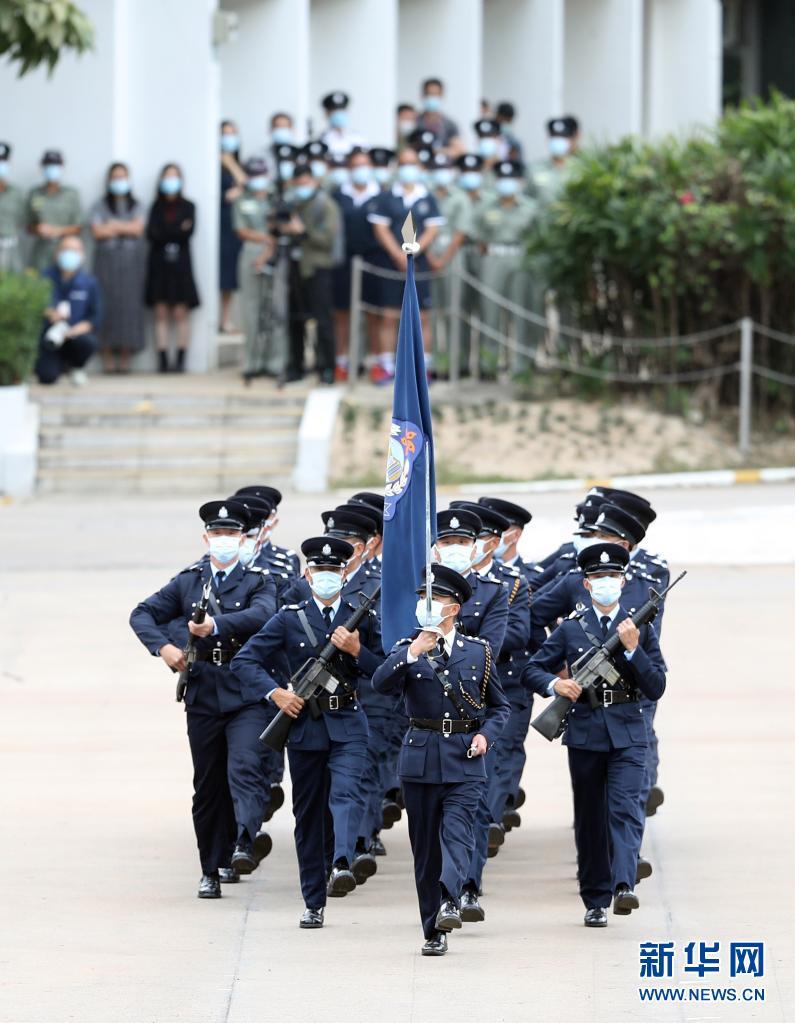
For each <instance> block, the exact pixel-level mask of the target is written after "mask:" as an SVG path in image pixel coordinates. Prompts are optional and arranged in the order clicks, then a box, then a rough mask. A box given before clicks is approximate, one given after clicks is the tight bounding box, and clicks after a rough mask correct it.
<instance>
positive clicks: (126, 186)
mask: <svg viewBox="0 0 795 1023" xmlns="http://www.w3.org/2000/svg"><path fill="white" fill-rule="evenodd" d="M108 189H109V190H110V194H111V195H129V194H130V179H129V178H111V179H110V181H109V182H108Z"/></svg>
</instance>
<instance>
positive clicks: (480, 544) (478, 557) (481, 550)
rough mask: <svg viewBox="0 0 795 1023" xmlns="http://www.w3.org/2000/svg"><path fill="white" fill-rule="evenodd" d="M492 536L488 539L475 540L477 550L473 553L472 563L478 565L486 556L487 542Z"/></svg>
mask: <svg viewBox="0 0 795 1023" xmlns="http://www.w3.org/2000/svg"><path fill="white" fill-rule="evenodd" d="M490 539H491V537H489V538H488V539H486V538H484V539H477V540H475V551H474V554H473V555H472V564H473V565H478V564H480V562H481V561H482V560H483V559H484V558H485V557H486V544H487V543H488V542H489V540H490Z"/></svg>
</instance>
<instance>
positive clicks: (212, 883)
mask: <svg viewBox="0 0 795 1023" xmlns="http://www.w3.org/2000/svg"><path fill="white" fill-rule="evenodd" d="M198 895H199V898H200V899H220V898H221V882H220V880H219V878H218V874H202V879H201V881H199V892H198Z"/></svg>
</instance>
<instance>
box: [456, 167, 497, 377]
mask: <svg viewBox="0 0 795 1023" xmlns="http://www.w3.org/2000/svg"><path fill="white" fill-rule="evenodd" d="M483 163H484V161H483V157H482V156H478V154H477V153H464V155H463V156H459V157H458V159H457V160H456V161H455V165H456V167H457V168H458V170H459V175H458V181H457V185H458V188H459V189H460V190H461V192H462V194H463V195H464V197H465V198H466V200H467V204H468V205H467V221H466V222H467V225H468V227H467V236H466V239H465V241H464V243H463V245H462V246H461V249H462V253H463V266H464V270H466V272H467V273H468V274H470V275H471V276H472V277H478V278H479V277H480V264H481V258H482V257H481V252H480V245H479V242H480V238H479V237H478V215H479V213H480V210H481V208H482V207H483V205H484V204H485V203H486V202H488V200H489V198H490V193H489V192H488V191H487V189H486V187H485V184H484V180H483ZM461 314H462V319H461V376H469V373H470V362H471V356H472V339H473V337H474V336H475V333H476V327H473V321H474V320H478V319H480V318H481V301H480V293H479V292H477V291H475V289H474V288H472V287H470V286H469V285H467V284H465V285H464V286H463V288H462V289H461Z"/></svg>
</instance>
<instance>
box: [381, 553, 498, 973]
mask: <svg viewBox="0 0 795 1023" xmlns="http://www.w3.org/2000/svg"><path fill="white" fill-rule="evenodd" d="M430 585H431V596H432V616H431V620H430V621H428V620H427V618H426V601H425V593H426V582H425V580H424V579H423V581H422V582H421V585H420V587H419V589H418V590H417V592H418V594H419V595H420V600H419V601H418V605H417V621H418V623H419V625H420V629H419V631H418V632H417V633H415V635H414V636H413V637H409V638H407V639H403V640H400V641H399V642H398V643H397V644H396V646H395V647H394V648H393V650H392V651H391V653H390V654H389V656H388V657H387V659H386V661H385V662H384V663H383V664H382V665H381V666H380V667H379V668H378V670H377V671H376V672H375V674H374V676H373V686H374V688H375V689H376V690H378V691H379V692H383V693H399V694H400V695H402V696H403V698H404V700H405V705H406V712H407V714H408V715H409V729H408V731H407V732H406V735H405V737H404V739H403V744H402V747H401V751H400V764H399V772H400V777H401V780H402V783H403V794H404V799H405V802H406V812H407V814H408V819H409V838H410V840H411V851H412V854H413V857H414V878H415V882H416V886H417V897H418V901H419V907H420V918H421V920H422V929H423V934H424V936H425V944H424V945H423V946H422V954H423V955H426V956H440V955H444V954H445V953H446V952H447V934H448V933H449V931H451V930H453V929H455V928H458V927H460V926H461V914H460V910H459V906H460V900H459V893H460V892H461V889H462V887H463V885H464V881H465V880H466V874H467V870H468V866H469V860H470V851H471V848H472V843H473V841H474V823H475V815H476V812H477V806H478V802H479V799H480V797H481V794H482V790H483V788H484V786H485V784H486V770H485V766H484V763H483V757H484V754H485V753H486V752H487V751H488V750H489V748H490V747H491V744H492V743H493V742H494V741H495V739H497V738H498V736H499V735H500V733H501V731H502V729H503V727H504V725H505V722H506V720H507V717H508V713H509V707H508V701H507V700H506V698H505V696H504V694H503V692H502V688H501V686H500V682H499V679H498V677H497V676H496V673H495V671H494V658H493V654H492V650H491V647H490V645H489V644H488V643H487V642H486V641H484V640H482V639H477V638H472V637H469V636H466V635H465V634H464V633H462V632H460V631H459V629H458V628H457V627H456V624H455V623H456V618H457V617H458V615H459V612H460V611H461V609H462V607H463V606H464V605H465V604H466V603H467V602H468V601H469V600H470V599H471V596H472V590H471V588H470V585H469V583H468V582H467V580H466V579H465V578H464V577H463V576H461V575H460V574H459V573H458V572H455V571H453V570H452V569H450V568H447V567H445V566H443V565H436V566H435V567H434V568H433V569H432V579H431V582H430Z"/></svg>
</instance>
